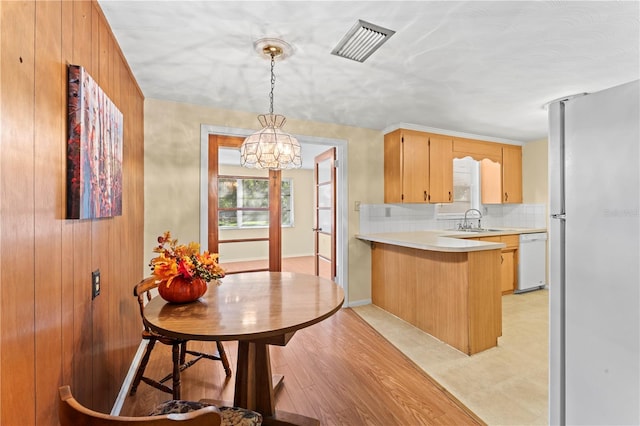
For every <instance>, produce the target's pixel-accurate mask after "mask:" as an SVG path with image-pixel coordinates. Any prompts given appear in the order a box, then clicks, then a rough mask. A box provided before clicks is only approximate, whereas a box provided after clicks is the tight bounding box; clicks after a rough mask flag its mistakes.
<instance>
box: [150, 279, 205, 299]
mask: <svg viewBox="0 0 640 426" xmlns="http://www.w3.org/2000/svg"><path fill="white" fill-rule="evenodd" d="M206 292H207V282H206V281H205V280H203V279H202V278H191V279H187V278H183V277H182V276H181V275H178V276H177V277H175V278H174V279H173V280H172V281H171V284H170V285H167V281H166V280H165V281H162V282H160V284H158V293H160V297H162V298H163V299H164V300H166V301H167V302H170V303H188V302H193V301H195V300H197V299H198V298H199V297H201V296H202V295H204V294H205V293H206Z"/></svg>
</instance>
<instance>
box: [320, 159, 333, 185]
mask: <svg viewBox="0 0 640 426" xmlns="http://www.w3.org/2000/svg"><path fill="white" fill-rule="evenodd" d="M330 180H331V161H323V162H321V163H318V182H319V183H322V182H328V181H330Z"/></svg>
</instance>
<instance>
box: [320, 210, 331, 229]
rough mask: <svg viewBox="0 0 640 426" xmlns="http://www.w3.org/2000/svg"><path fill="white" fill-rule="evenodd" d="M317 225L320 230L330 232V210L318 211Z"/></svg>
mask: <svg viewBox="0 0 640 426" xmlns="http://www.w3.org/2000/svg"><path fill="white" fill-rule="evenodd" d="M318 227H319V228H321V229H322V231H321V232H331V210H319V211H318Z"/></svg>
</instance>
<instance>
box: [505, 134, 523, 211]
mask: <svg viewBox="0 0 640 426" xmlns="http://www.w3.org/2000/svg"><path fill="white" fill-rule="evenodd" d="M502 202H503V203H505V204H512V203H522V147H521V146H517V145H503V146H502Z"/></svg>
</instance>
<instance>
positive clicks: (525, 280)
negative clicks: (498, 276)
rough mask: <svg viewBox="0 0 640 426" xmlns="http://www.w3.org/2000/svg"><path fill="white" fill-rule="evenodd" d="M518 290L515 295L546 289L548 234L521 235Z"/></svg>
mask: <svg viewBox="0 0 640 426" xmlns="http://www.w3.org/2000/svg"><path fill="white" fill-rule="evenodd" d="M518 250H519V252H520V253H519V261H518V288H517V289H516V290H515V291H514V293H524V292H526V291H531V290H538V289H540V288H544V286H545V285H546V284H547V279H546V278H547V233H546V232H536V233H533V234H520V247H519V249H518Z"/></svg>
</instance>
